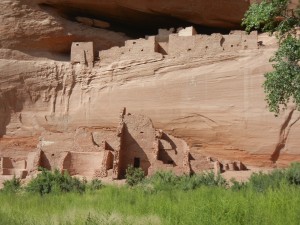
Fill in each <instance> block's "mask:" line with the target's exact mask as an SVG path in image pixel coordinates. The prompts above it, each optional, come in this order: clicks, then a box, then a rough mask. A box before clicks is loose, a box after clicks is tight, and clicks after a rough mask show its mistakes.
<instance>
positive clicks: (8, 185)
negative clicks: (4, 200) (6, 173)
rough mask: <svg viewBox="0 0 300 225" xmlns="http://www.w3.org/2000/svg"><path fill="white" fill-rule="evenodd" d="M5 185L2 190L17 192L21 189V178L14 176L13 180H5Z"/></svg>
mask: <svg viewBox="0 0 300 225" xmlns="http://www.w3.org/2000/svg"><path fill="white" fill-rule="evenodd" d="M3 186H4V187H3V189H2V191H4V192H7V193H16V192H18V191H19V190H20V189H21V179H20V178H16V176H14V177H13V178H12V179H11V180H6V181H4V183H3Z"/></svg>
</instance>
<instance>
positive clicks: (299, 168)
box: [231, 163, 300, 192]
mask: <svg viewBox="0 0 300 225" xmlns="http://www.w3.org/2000/svg"><path fill="white" fill-rule="evenodd" d="M231 182H232V186H231V189H232V190H241V189H244V188H250V189H252V190H254V191H257V192H265V191H267V190H268V189H273V190H274V189H278V188H280V186H282V185H283V184H286V185H300V163H292V164H291V166H290V167H289V168H287V169H276V170H273V171H272V172H270V173H263V172H259V173H253V174H252V175H251V177H250V179H249V181H248V182H245V183H243V182H241V183H239V182H237V181H235V180H232V181H231Z"/></svg>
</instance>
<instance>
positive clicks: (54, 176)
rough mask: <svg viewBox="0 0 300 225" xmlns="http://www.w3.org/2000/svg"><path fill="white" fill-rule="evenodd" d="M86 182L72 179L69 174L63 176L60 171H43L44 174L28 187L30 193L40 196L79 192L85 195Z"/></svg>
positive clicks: (65, 173)
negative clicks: (52, 193)
mask: <svg viewBox="0 0 300 225" xmlns="http://www.w3.org/2000/svg"><path fill="white" fill-rule="evenodd" d="M85 188H86V182H84V181H80V180H79V179H78V178H75V177H71V176H70V175H69V174H68V173H67V172H64V173H63V174H62V173H61V172H60V171H59V170H55V171H54V172H51V171H48V170H46V169H42V172H41V173H40V174H38V175H37V177H36V178H34V179H32V180H31V181H30V182H29V184H28V185H27V187H26V190H27V191H28V192H33V193H39V194H40V195H45V194H49V193H51V192H54V193H59V192H79V193H83V192H84V191H85Z"/></svg>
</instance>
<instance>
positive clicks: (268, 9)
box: [242, 0, 300, 116]
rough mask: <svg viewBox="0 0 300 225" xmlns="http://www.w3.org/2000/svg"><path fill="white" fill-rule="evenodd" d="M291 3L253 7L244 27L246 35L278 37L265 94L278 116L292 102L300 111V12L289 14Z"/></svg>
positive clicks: (277, 0) (271, 0)
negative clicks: (298, 31) (299, 31)
mask: <svg viewBox="0 0 300 225" xmlns="http://www.w3.org/2000/svg"><path fill="white" fill-rule="evenodd" d="M289 3H290V1H289V0H263V1H262V2H261V3H255V4H252V5H251V6H250V8H249V10H248V11H247V12H246V14H245V18H244V19H243V22H242V25H243V26H245V29H246V31H248V32H250V31H251V30H253V29H255V30H261V31H263V32H270V33H271V34H272V33H274V32H275V33H276V37H277V38H278V41H279V49H278V51H277V52H276V53H275V56H274V57H272V58H271V59H270V61H271V62H272V63H273V69H274V70H273V71H272V72H269V73H266V74H265V78H266V80H265V82H264V85H263V87H264V90H265V94H266V101H267V103H268V106H269V110H270V111H271V112H274V113H275V116H277V115H278V114H279V112H280V107H282V109H286V108H287V104H288V103H289V102H290V101H293V103H294V104H295V106H296V109H297V110H298V111H300V64H299V60H300V40H299V38H298V37H297V36H296V29H297V27H299V26H300V9H299V8H298V9H296V10H294V11H290V10H288V4H289Z"/></svg>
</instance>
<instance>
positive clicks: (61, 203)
mask: <svg viewBox="0 0 300 225" xmlns="http://www.w3.org/2000/svg"><path fill="white" fill-rule="evenodd" d="M0 224H1V225H19V224H22V225H35V224H36V225H44V224H47V225H48V224H49V225H50V224H53V225H54V224H65V225H67V224H69V225H71V224H84V225H96V224H101V225H102V224H143V225H146V224H170V225H176V224H183V225H188V224H193V225H194V224H199V225H200V224H209V225H212V224H224V225H225V224H226V225H236V224H258V225H268V224H270V225H276V224H278V225H283V224H284V225H288V224H291V225H295V224H300V188H299V186H298V187H297V186H292V185H288V184H282V185H280V187H278V188H275V189H268V190H266V191H265V192H257V191H255V190H253V189H251V188H249V189H242V190H240V191H233V190H230V189H224V188H222V187H205V186H203V187H200V188H198V189H195V190H190V191H183V190H172V191H170V190H166V191H158V192H153V193H149V192H148V191H145V190H144V188H142V187H137V188H128V187H126V186H124V187H114V186H106V187H103V188H102V189H100V190H98V191H94V192H87V193H84V194H79V193H66V194H49V195H44V196H40V195H37V194H30V193H25V192H21V193H18V194H8V193H4V192H2V193H0Z"/></svg>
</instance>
